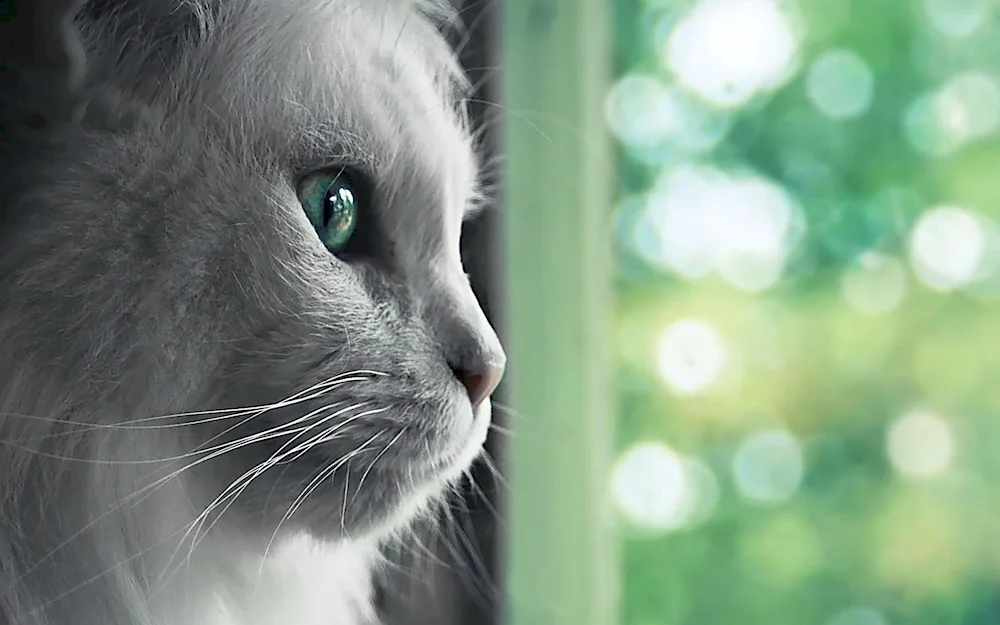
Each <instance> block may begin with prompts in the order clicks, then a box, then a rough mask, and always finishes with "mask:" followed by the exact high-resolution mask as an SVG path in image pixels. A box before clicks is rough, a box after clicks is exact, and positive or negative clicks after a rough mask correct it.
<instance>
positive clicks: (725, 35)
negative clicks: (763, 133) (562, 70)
mask: <svg viewBox="0 0 1000 625" xmlns="http://www.w3.org/2000/svg"><path fill="white" fill-rule="evenodd" d="M798 46H799V43H798V39H797V37H796V33H795V30H794V28H793V25H792V23H791V21H790V19H789V16H788V15H787V14H786V13H785V12H784V11H783V9H782V6H781V4H780V3H779V2H777V1H776V0H699V1H698V2H696V3H695V5H694V6H693V7H692V8H691V10H690V12H689V13H688V14H687V15H685V16H684V17H683V18H682V19H681V20H680V22H679V23H678V24H677V26H676V27H675V28H674V30H673V31H672V32H671V33H670V36H669V37H668V38H667V39H666V41H665V45H664V46H663V61H664V64H665V65H666V67H667V68H668V69H669V70H670V71H671V72H672V73H673V74H674V75H675V76H676V77H677V79H678V80H679V81H680V82H681V83H682V84H683V85H685V86H687V87H688V88H689V89H691V90H692V91H694V92H695V93H697V94H698V95H700V96H701V97H702V98H704V99H705V100H707V101H708V102H710V103H712V104H715V105H717V106H720V107H736V106H739V105H741V104H743V103H744V102H746V101H747V100H748V99H749V98H751V97H752V96H753V95H754V94H756V93H757V92H759V91H763V90H770V89H774V88H776V87H778V86H780V85H781V84H783V83H784V82H785V81H786V80H787V79H788V78H789V77H790V76H791V75H792V73H793V71H794V69H795V67H796V66H797V60H798Z"/></svg>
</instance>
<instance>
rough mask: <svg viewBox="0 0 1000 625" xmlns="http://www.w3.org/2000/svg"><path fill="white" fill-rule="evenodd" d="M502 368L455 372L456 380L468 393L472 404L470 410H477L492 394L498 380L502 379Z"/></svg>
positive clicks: (490, 367)
mask: <svg viewBox="0 0 1000 625" xmlns="http://www.w3.org/2000/svg"><path fill="white" fill-rule="evenodd" d="M503 371H504V368H503V367H502V366H497V365H484V366H483V367H482V368H481V369H479V370H476V371H456V372H455V375H456V376H457V377H458V380H459V381H460V382H461V383H462V385H463V386H465V390H466V391H467V392H468V393H469V401H470V402H472V409H473V410H475V409H477V408H479V405H480V404H482V403H483V402H484V401H486V399H487V398H488V397H489V396H490V395H492V394H493V391H495V390H496V388H497V385H498V384H500V379H501V378H503Z"/></svg>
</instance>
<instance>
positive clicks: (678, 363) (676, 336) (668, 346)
mask: <svg viewBox="0 0 1000 625" xmlns="http://www.w3.org/2000/svg"><path fill="white" fill-rule="evenodd" d="M728 359H729V354H728V350H727V349H726V343H725V340H724V339H723V338H722V335H721V334H720V333H719V331H718V330H716V329H715V327H714V326H712V325H711V324H709V323H708V322H706V321H702V320H700V319H681V320H679V321H676V322H674V323H673V324H671V325H670V326H669V327H667V329H666V330H664V331H663V334H661V335H660V341H659V345H658V360H659V371H660V375H661V376H662V377H663V379H664V381H666V383H667V385H668V386H670V388H671V389H672V390H673V391H674V392H675V393H677V394H679V395H694V394H697V393H701V392H704V391H705V390H707V389H708V388H709V387H711V386H712V385H713V384H714V383H715V382H716V381H717V380H718V379H719V378H720V376H721V374H722V372H723V370H724V369H725V366H726V363H727V361H728Z"/></svg>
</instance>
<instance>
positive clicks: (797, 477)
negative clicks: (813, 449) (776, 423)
mask: <svg viewBox="0 0 1000 625" xmlns="http://www.w3.org/2000/svg"><path fill="white" fill-rule="evenodd" d="M804 472H805V461H804V459H803V454H802V446H801V445H800V444H799V442H798V441H797V440H796V439H795V437H794V436H792V435H791V434H790V433H789V432H788V431H787V430H783V429H772V430H763V431H760V432H757V433H755V434H752V435H750V436H749V437H748V438H747V439H746V440H745V441H744V442H743V443H742V444H741V445H740V448H739V450H738V451H737V452H736V457H735V458H734V460H733V475H734V477H735V479H736V486H737V487H738V488H739V490H740V493H741V494H742V495H743V496H744V497H746V498H747V499H750V500H753V501H757V502H760V503H780V502H782V501H785V500H787V499H788V498H790V497H791V496H792V495H794V494H795V492H796V491H797V490H798V488H799V485H800V484H801V482H802V477H803V474H804Z"/></svg>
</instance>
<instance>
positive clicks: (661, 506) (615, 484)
mask: <svg viewBox="0 0 1000 625" xmlns="http://www.w3.org/2000/svg"><path fill="white" fill-rule="evenodd" d="M611 482H612V491H613V493H614V498H615V502H616V503H617V505H618V508H619V511H620V512H621V513H622V514H623V515H624V516H625V517H626V518H627V519H628V520H629V522H631V523H632V524H634V525H636V526H638V527H641V528H644V529H648V530H667V529H672V528H676V527H679V526H680V525H682V524H683V522H684V520H685V514H686V509H685V504H686V502H687V497H688V495H687V483H686V477H685V473H684V464H683V461H682V460H681V458H680V456H678V455H677V454H676V453H675V452H674V451H673V450H672V449H671V448H670V447H667V446H666V445H664V444H663V443H659V442H645V443H639V444H636V445H635V446H633V447H632V448H631V449H629V450H628V451H626V452H625V453H624V454H623V455H622V457H621V458H620V459H619V460H618V462H617V464H616V465H615V468H614V471H613V473H612V477H611Z"/></svg>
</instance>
